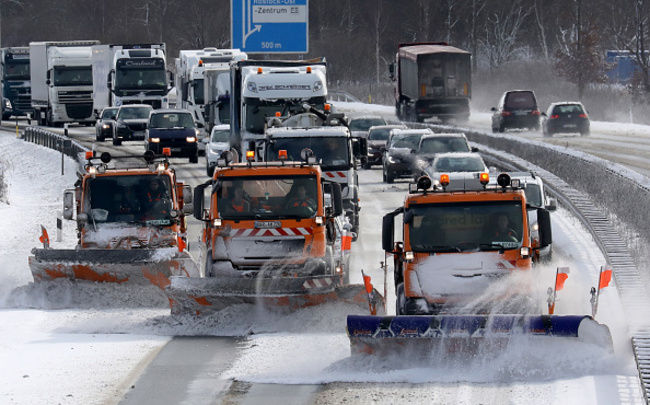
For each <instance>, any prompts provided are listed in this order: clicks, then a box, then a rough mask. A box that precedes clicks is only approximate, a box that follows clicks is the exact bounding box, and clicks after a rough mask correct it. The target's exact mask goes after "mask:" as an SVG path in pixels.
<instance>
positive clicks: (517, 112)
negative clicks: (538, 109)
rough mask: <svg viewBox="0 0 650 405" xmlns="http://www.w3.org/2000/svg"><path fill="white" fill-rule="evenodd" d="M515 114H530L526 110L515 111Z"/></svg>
mask: <svg viewBox="0 0 650 405" xmlns="http://www.w3.org/2000/svg"><path fill="white" fill-rule="evenodd" d="M515 115H528V112H526V111H515Z"/></svg>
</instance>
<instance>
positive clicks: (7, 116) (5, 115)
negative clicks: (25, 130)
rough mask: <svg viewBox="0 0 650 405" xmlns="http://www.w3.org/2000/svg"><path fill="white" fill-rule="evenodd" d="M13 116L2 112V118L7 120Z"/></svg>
mask: <svg viewBox="0 0 650 405" xmlns="http://www.w3.org/2000/svg"><path fill="white" fill-rule="evenodd" d="M10 117H11V115H10V114H2V120H3V121H7V120H8V119H9V118H10Z"/></svg>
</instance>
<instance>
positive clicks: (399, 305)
mask: <svg viewBox="0 0 650 405" xmlns="http://www.w3.org/2000/svg"><path fill="white" fill-rule="evenodd" d="M396 290H397V292H396V294H395V297H396V298H395V314H396V315H406V313H405V312H404V306H405V304H406V295H405V294H404V283H400V284H399V285H398V286H397V289H396Z"/></svg>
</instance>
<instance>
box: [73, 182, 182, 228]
mask: <svg viewBox="0 0 650 405" xmlns="http://www.w3.org/2000/svg"><path fill="white" fill-rule="evenodd" d="M86 183H87V184H86V190H88V191H87V192H86V193H85V199H84V202H83V204H84V207H83V211H84V212H85V213H87V214H88V218H89V222H91V223H99V222H137V223H146V224H149V225H171V223H172V218H171V216H170V214H171V212H172V208H173V207H172V200H171V196H172V194H171V191H170V190H171V180H170V179H169V177H167V176H159V175H157V174H150V175H133V176H98V177H95V178H89V179H87V180H86Z"/></svg>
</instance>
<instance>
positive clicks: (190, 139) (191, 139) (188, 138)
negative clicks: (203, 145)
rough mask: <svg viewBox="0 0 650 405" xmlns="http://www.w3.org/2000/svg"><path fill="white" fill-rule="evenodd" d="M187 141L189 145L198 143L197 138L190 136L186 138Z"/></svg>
mask: <svg viewBox="0 0 650 405" xmlns="http://www.w3.org/2000/svg"><path fill="white" fill-rule="evenodd" d="M185 140H187V142H188V143H192V142H196V137H195V136H188V137H187V138H185Z"/></svg>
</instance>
